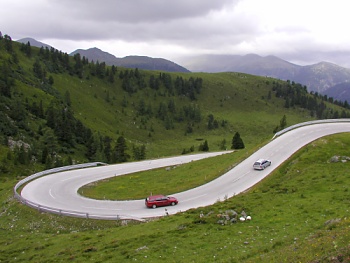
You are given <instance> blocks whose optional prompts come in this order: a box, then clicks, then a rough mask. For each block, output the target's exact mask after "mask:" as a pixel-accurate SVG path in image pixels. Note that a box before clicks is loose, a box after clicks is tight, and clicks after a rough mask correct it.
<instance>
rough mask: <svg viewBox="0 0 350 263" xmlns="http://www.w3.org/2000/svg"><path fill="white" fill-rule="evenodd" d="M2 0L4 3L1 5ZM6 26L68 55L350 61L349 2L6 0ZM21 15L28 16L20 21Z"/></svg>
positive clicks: (2, 17) (0, 12) (0, 16)
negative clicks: (95, 53)
mask: <svg viewBox="0 0 350 263" xmlns="http://www.w3.org/2000/svg"><path fill="white" fill-rule="evenodd" d="M1 1H2V2H3V3H1ZM0 3H1V9H0V24H1V31H2V33H4V34H10V35H11V36H12V38H13V39H21V38H24V37H32V38H35V39H37V40H39V41H42V42H44V43H47V44H49V45H51V46H54V47H56V48H57V49H59V50H62V51H64V52H67V53H71V52H73V51H75V50H77V49H88V48H91V47H98V48H99V49H101V50H104V51H106V52H108V53H110V54H112V55H114V56H116V57H125V56H129V55H138V56H147V57H155V58H166V59H169V60H171V61H174V62H175V63H177V64H180V62H179V60H178V59H179V58H180V57H183V56H189V55H203V54H215V55H220V54H221V55H226V54H228V55H245V54H250V53H253V54H259V55H261V56H268V55H275V56H277V57H279V58H282V59H284V60H287V61H290V62H292V63H295V64H298V65H310V64H315V63H318V62H320V61H327V62H331V63H335V64H337V65H340V66H344V67H350V62H349V61H350V38H349V37H348V34H347V32H348V24H349V15H348V10H349V7H350V3H348V1H344V0H332V1H329V0H325V1H316V0H308V1H304V0H293V1H292V0H284V1H280V0H265V1H261V0H217V1H212V0H191V1H185V0H177V1H160V0H147V1H144V0H133V1H130V0H105V1H97V0H90V1H85V0H84V1H83V0H75V1H68V0H50V1H48V0H32V1H27V0H13V1H4V0H0ZM14 17H19V18H21V19H14Z"/></svg>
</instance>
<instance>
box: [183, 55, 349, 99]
mask: <svg viewBox="0 0 350 263" xmlns="http://www.w3.org/2000/svg"><path fill="white" fill-rule="evenodd" d="M179 61H180V62H181V63H182V65H184V66H185V67H186V68H188V69H189V70H191V71H192V72H211V73H217V72H222V71H227V72H229V71H233V72H242V73H247V74H253V75H257V76H267V77H273V78H278V79H282V80H291V81H294V82H298V83H301V84H303V85H306V86H307V87H308V89H309V91H315V92H320V93H322V92H323V91H325V90H326V89H329V88H331V87H332V86H334V85H337V84H340V83H344V82H348V81H350V69H348V68H344V67H341V66H338V65H336V64H334V63H330V62H325V61H321V62H318V63H316V64H312V65H305V66H301V65H297V64H294V63H291V62H288V61H286V60H283V59H281V58H279V57H277V56H274V55H269V56H265V57H263V56H260V55H257V54H247V55H202V56H193V57H187V58H181V59H180V60H179Z"/></svg>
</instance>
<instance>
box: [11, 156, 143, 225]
mask: <svg viewBox="0 0 350 263" xmlns="http://www.w3.org/2000/svg"><path fill="white" fill-rule="evenodd" d="M98 165H106V164H105V163H101V162H94V163H84V164H76V165H69V166H63V167H58V168H53V169H49V170H45V171H42V172H39V173H35V174H32V175H30V176H28V177H26V178H24V179H23V180H21V181H19V182H18V183H17V184H16V185H15V187H14V188H13V191H14V196H15V198H16V199H18V200H19V201H20V202H21V203H22V204H25V205H27V206H29V207H32V208H35V209H37V210H38V211H42V212H48V213H52V214H57V215H63V216H71V217H79V218H90V219H104V220H123V219H128V220H130V219H131V220H136V221H145V220H144V219H142V218H138V217H133V216H129V215H116V214H111V215H106V214H104V215H98V214H90V213H83V212H79V211H73V210H63V209H56V208H52V207H48V206H43V205H39V204H37V203H34V202H32V201H29V200H27V199H25V198H24V197H23V196H21V195H20V194H19V193H18V189H19V188H20V187H21V186H22V185H24V184H26V183H28V182H30V181H32V180H34V179H36V178H39V177H42V176H45V175H49V174H53V173H58V172H64V171H69V170H75V169H82V168H89V167H96V166H98Z"/></svg>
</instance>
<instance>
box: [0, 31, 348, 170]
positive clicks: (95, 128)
mask: <svg viewBox="0 0 350 263" xmlns="http://www.w3.org/2000/svg"><path fill="white" fill-rule="evenodd" d="M0 67H1V70H0V73H1V74H0V80H1V81H0V83H1V85H2V86H1V97H0V98H1V104H0V106H1V108H2V112H3V113H2V114H0V118H1V121H2V123H3V124H2V126H1V127H0V135H1V136H2V140H1V141H2V142H4V143H3V144H4V146H5V148H4V149H6V146H8V145H9V139H11V140H13V141H14V142H15V147H14V148H13V149H12V152H11V151H8V155H7V158H5V159H3V165H2V166H1V167H2V168H1V169H2V170H3V172H6V171H7V170H8V169H7V167H8V165H9V164H8V163H10V164H11V165H13V164H16V166H17V165H22V164H23V165H24V167H25V168H27V167H29V166H32V168H31V169H36V168H35V166H42V167H44V168H50V167H52V166H60V165H64V164H69V163H72V162H87V161H103V162H108V163H113V162H120V161H131V160H139V159H145V158H155V157H159V156H170V155H178V154H181V153H185V152H190V151H195V152H196V151H199V150H200V146H201V145H202V144H203V143H204V142H205V141H207V143H208V146H209V151H216V150H221V149H224V148H231V141H232V138H233V135H234V134H235V133H236V132H238V133H239V134H240V136H241V138H242V139H243V141H244V144H245V146H246V148H247V149H251V148H252V147H257V146H258V145H259V144H261V143H264V142H266V140H269V139H270V138H271V137H272V136H273V131H276V129H277V130H278V129H280V128H282V127H279V125H280V121H281V119H282V118H283V116H286V120H287V123H286V125H287V126H289V125H292V124H295V123H298V122H302V121H309V120H312V119H322V118H337V117H347V116H350V111H349V109H348V105H341V104H340V105H339V104H337V105H336V104H334V103H333V100H331V99H330V98H324V97H322V96H319V95H318V94H308V93H307V91H306V88H305V87H302V86H301V85H299V84H296V83H290V82H284V81H279V80H276V79H271V78H264V77H257V76H252V75H247V74H241V73H217V74H205V73H165V72H156V71H142V70H138V69H125V68H116V67H108V66H106V65H105V64H104V63H99V62H98V61H95V62H94V61H88V60H87V59H86V58H85V57H80V56H79V55H75V56H74V57H69V56H68V55H67V54H64V53H62V52H59V51H57V50H55V49H48V48H46V49H44V48H42V49H38V48H35V47H30V45H28V44H27V45H26V44H19V43H16V42H12V41H11V39H10V37H8V36H6V35H5V36H4V37H2V38H1V41H0ZM344 106H345V107H344ZM120 138H122V142H121V143H125V145H124V144H123V151H124V150H125V156H124V157H123V158H119V157H120V156H118V154H120V153H119V152H118V149H117V148H118V147H117V146H118V143H119V142H118V139H120ZM124 140H125V141H124ZM22 142H23V143H24V146H25V147H24V148H23V147H22V146H21V145H22ZM21 147H22V148H21ZM27 149H30V151H28V150H27ZM140 151H143V152H142V154H141V153H140ZM12 168H14V167H11V169H12ZM20 171H23V169H22V168H21V169H20ZM21 173H23V172H21ZM23 175H25V173H23Z"/></svg>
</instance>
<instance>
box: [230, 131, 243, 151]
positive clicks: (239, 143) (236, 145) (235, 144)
mask: <svg viewBox="0 0 350 263" xmlns="http://www.w3.org/2000/svg"><path fill="white" fill-rule="evenodd" d="M244 147H245V146H244V143H243V140H242V138H241V135H240V134H239V133H238V132H236V133H235V135H234V136H233V138H232V146H231V149H244Z"/></svg>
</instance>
